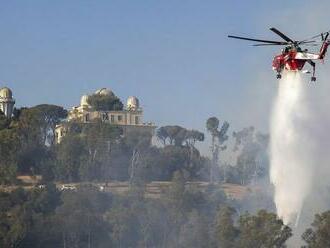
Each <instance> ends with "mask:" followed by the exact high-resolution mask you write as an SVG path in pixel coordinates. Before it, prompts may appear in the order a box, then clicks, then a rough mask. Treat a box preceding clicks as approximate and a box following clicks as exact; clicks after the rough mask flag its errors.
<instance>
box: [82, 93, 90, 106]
mask: <svg viewBox="0 0 330 248" xmlns="http://www.w3.org/2000/svg"><path fill="white" fill-rule="evenodd" d="M88 98H89V96H88V95H83V96H82V97H81V99H80V106H89V103H88Z"/></svg>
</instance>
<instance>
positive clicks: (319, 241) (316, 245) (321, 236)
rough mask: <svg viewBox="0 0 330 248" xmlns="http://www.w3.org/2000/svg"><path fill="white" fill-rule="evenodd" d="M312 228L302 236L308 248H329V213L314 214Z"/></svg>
mask: <svg viewBox="0 0 330 248" xmlns="http://www.w3.org/2000/svg"><path fill="white" fill-rule="evenodd" d="M311 225H312V227H311V228H308V229H307V230H306V231H305V232H304V233H303V235H302V239H303V240H304V241H305V242H306V243H307V246H306V247H308V248H323V247H330V211H326V212H323V213H321V214H316V215H315V218H314V221H313V223H312V224H311Z"/></svg>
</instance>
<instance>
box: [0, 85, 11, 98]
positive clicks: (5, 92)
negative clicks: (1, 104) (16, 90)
mask: <svg viewBox="0 0 330 248" xmlns="http://www.w3.org/2000/svg"><path fill="white" fill-rule="evenodd" d="M0 97H1V98H9V99H11V98H13V93H12V92H11V90H10V89H9V88H7V87H4V88H1V89H0Z"/></svg>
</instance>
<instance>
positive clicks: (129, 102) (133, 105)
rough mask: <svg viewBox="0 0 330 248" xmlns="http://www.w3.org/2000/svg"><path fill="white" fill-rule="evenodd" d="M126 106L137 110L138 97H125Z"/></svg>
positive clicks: (138, 105)
mask: <svg viewBox="0 0 330 248" xmlns="http://www.w3.org/2000/svg"><path fill="white" fill-rule="evenodd" d="M126 107H127V109H131V110H137V109H138V108H139V107H140V104H139V99H137V97H135V96H130V97H129V98H128V99H127V105H126Z"/></svg>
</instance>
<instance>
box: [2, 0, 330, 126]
mask: <svg viewBox="0 0 330 248" xmlns="http://www.w3.org/2000/svg"><path fill="white" fill-rule="evenodd" d="M328 2H329V1H322V0H320V1H307V0H306V1H301V0H299V1H298V0H294V1H287V0H286V1H279V0H277V1H257V0H252V1H242V0H240V1H238V0H236V1H235V0H232V1H219V0H214V1H211V0H203V1H202V0H200V1H195V0H194V1H185V0H180V1H178V0H176V1H174V0H173V1H171V0H166V1H160V0H159V1H151V0H144V1H137V0H135V1H133V0H131V1H125V0H118V1H112V0H107V1H101V0H98V1H82V0H81V1H73V0H72V1H68V0H63V1H61V0H57V1H34V0H31V1H13V0H11V1H5V0H0V81H1V83H0V86H4V85H6V86H8V87H10V88H12V90H13V92H14V97H15V98H16V104H17V106H32V105H36V104H40V103H52V104H57V105H62V106H65V107H68V108H69V107H71V106H73V105H77V104H78V103H79V99H80V96H81V95H82V94H85V93H89V92H92V91H95V90H96V89H98V88H101V87H108V88H110V89H112V90H113V91H114V92H115V93H116V94H117V95H118V96H119V97H120V98H122V99H123V100H124V101H126V98H127V97H128V96H130V95H136V96H137V97H138V98H139V99H140V102H141V104H142V106H143V107H144V110H145V120H146V121H153V122H155V123H156V124H157V125H159V126H161V125H166V124H179V125H182V126H186V127H188V128H196V129H199V130H202V131H204V126H205V121H206V119H207V118H208V117H210V116H213V115H215V116H217V117H219V119H220V120H228V121H229V122H230V123H231V124H232V127H233V129H238V128H242V127H244V126H249V125H255V126H257V128H259V129H261V130H263V131H267V130H268V118H269V114H268V113H269V111H270V106H271V103H272V98H273V95H274V94H275V92H276V87H277V85H276V80H275V75H274V74H273V72H272V71H271V60H272V56H273V55H274V54H275V53H277V51H278V48H270V47H269V48H255V47H251V46H249V44H250V43H249V42H242V41H237V40H230V39H228V38H227V35H228V34H237V35H250V36H255V37H260V38H271V39H277V37H276V35H275V34H273V33H271V32H270V31H269V30H268V28H269V27H271V26H275V27H278V28H279V29H281V30H283V32H286V33H287V34H288V35H289V36H293V37H294V38H296V39H300V38H306V37H310V36H313V35H314V34H317V33H318V32H320V31H326V30H324V29H327V28H328V29H330V27H329V26H330V25H327V23H326V22H325V23H323V22H321V21H320V20H326V21H328V15H329V7H330V6H329V3H328ZM314 18H316V19H319V22H317V23H318V25H312V23H314V22H313V21H314ZM327 26H328V27H327ZM329 66H330V65H327V66H323V69H321V70H325V69H329Z"/></svg>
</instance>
